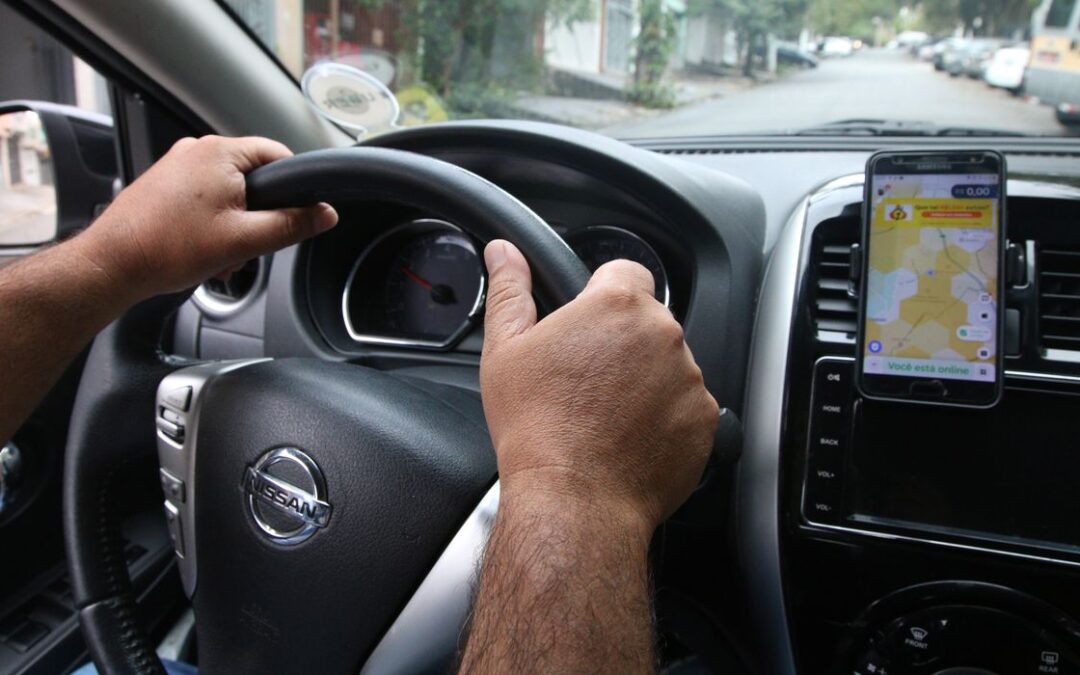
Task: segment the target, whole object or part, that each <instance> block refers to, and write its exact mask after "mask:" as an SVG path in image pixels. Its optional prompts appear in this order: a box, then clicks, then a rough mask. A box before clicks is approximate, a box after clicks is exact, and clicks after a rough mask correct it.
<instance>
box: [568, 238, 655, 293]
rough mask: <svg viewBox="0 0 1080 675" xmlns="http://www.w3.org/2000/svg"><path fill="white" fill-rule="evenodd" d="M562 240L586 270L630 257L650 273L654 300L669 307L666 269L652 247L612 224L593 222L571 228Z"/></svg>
mask: <svg viewBox="0 0 1080 675" xmlns="http://www.w3.org/2000/svg"><path fill="white" fill-rule="evenodd" d="M566 243H567V244H569V245H570V248H572V249H573V250H574V253H576V254H577V256H578V257H579V258H581V262H583V263H585V266H586V267H588V268H589V271H590V272H595V271H596V268H598V267H600V266H601V265H603V264H604V263H606V262H611V261H612V260H632V261H634V262H636V263H640V264H641V265H642V266H643V267H644V268H645V269H647V270H649V271H650V272H652V275H653V281H654V282H655V284H656V299H657V300H659V301H660V302H662V303H664V304H665V305H668V306H670V302H671V293H670V291H669V289H668V278H667V270H665V269H664V264H663V263H662V262H660V256H658V255H657V254H656V251H655V250H653V247H652V246H649V244H648V242H646V241H645V240H644V239H642V238H641V237H639V236H637V235H636V234H634V233H633V232H630V231H629V230H625V229H623V228H621V227H615V226H612V225H594V226H592V227H584V228H581V229H579V230H571V231H570V232H568V233H567V234H566Z"/></svg>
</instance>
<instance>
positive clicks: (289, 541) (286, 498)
mask: <svg viewBox="0 0 1080 675" xmlns="http://www.w3.org/2000/svg"><path fill="white" fill-rule="evenodd" d="M243 484H244V492H245V493H246V494H247V503H248V511H249V513H250V514H251V517H252V519H253V520H254V521H255V525H256V526H257V527H258V528H259V530H260V531H261V532H262V533H263V534H264V535H265V536H266V537H267V538H268V539H269V540H270V541H272V542H274V543H276V544H282V545H285V546H292V545H295V544H299V543H301V542H304V541H307V540H308V539H310V538H311V537H312V536H313V535H314V534H315V533H316V532H317V531H319V530H320V529H322V528H324V527H326V525H327V523H329V522H330V513H331V510H332V508H331V506H330V503H329V502H328V501H326V480H325V478H324V477H323V473H322V470H321V469H320V468H319V465H318V464H316V463H315V460H313V459H312V458H311V457H310V456H308V455H307V454H306V453H305V452H304V451H302V450H300V449H299V448H275V449H273V450H270V451H268V452H266V453H264V454H263V455H262V456H261V457H260V458H259V459H258V460H257V461H256V462H255V463H254V464H252V465H250V466H248V467H247V470H246V471H245V472H244V481H243Z"/></svg>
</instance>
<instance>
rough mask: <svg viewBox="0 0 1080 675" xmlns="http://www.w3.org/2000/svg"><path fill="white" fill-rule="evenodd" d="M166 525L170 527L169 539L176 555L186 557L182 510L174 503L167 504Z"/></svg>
mask: <svg viewBox="0 0 1080 675" xmlns="http://www.w3.org/2000/svg"><path fill="white" fill-rule="evenodd" d="M165 523H166V524H168V526H169V539H171V540H172V545H173V551H175V552H176V555H177V556H179V557H181V558H183V557H184V523H183V518H182V517H181V516H180V509H178V508H176V505H175V504H173V503H172V502H165Z"/></svg>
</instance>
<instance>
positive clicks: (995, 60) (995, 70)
mask: <svg viewBox="0 0 1080 675" xmlns="http://www.w3.org/2000/svg"><path fill="white" fill-rule="evenodd" d="M1030 59H1031V50H1029V49H1028V48H1027V47H1004V48H1002V49H999V50H997V51H996V52H994V56H993V57H991V59H990V64H989V65H988V66H987V67H986V74H985V75H984V79H985V80H986V83H987V84H989V85H990V86H991V87H1001V88H1002V89H1008V90H1009V91H1018V90H1019V89H1020V88H1021V87H1022V86H1023V84H1024V72H1025V71H1026V70H1027V64H1028V61H1029V60H1030Z"/></svg>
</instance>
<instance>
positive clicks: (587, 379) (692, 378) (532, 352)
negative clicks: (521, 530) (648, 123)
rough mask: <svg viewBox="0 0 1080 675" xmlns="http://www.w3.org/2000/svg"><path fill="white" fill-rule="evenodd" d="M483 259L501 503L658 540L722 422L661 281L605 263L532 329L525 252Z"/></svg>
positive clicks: (487, 405)
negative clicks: (575, 506)
mask: <svg viewBox="0 0 1080 675" xmlns="http://www.w3.org/2000/svg"><path fill="white" fill-rule="evenodd" d="M484 258H485V262H486V264H487V268H488V277H489V289H490V290H489V293H488V299H487V314H486V316H485V319H484V326H485V335H484V350H483V357H482V360H481V364H480V386H481V393H482V396H483V403H484V413H485V415H486V416H487V421H488V426H489V428H490V431H491V436H492V441H493V443H494V445H495V451H496V453H497V456H498V467H499V478H500V482H501V489H502V491H503V494H504V495H513V496H514V498H515V499H524V500H529V499H530V498H532V497H535V498H536V499H537V500H538V501H544V502H550V501H551V499H552V498H553V497H554V498H555V500H556V501H558V500H579V501H581V502H582V503H585V504H588V505H589V506H590V508H604V509H605V510H613V511H615V512H617V513H619V514H621V515H624V516H626V518H628V519H629V522H631V523H633V524H635V525H637V526H640V527H642V528H644V530H645V531H646V532H647V533H651V532H652V530H653V529H655V527H656V526H657V525H658V524H659V523H660V522H661V521H662V520H663V519H665V518H666V517H667V516H669V515H671V513H672V512H673V511H674V510H675V509H676V508H677V507H678V506H679V505H680V504H682V502H683V501H685V500H686V498H687V497H688V496H689V495H690V493H691V492H692V491H693V489H694V487H695V486H696V485H697V483H698V481H699V480H700V478H701V474H702V472H703V470H704V467H705V463H706V461H707V459H708V456H709V453H710V451H711V448H712V443H713V436H714V434H715V432H716V427H717V424H718V422H719V408H718V406H717V403H716V400H715V399H714V398H713V397H712V396H711V395H710V394H709V392H708V391H707V390H706V389H705V385H704V382H703V379H702V374H701V370H700V369H699V368H698V366H697V364H696V363H695V362H694V357H693V355H692V354H691V353H690V349H689V348H688V347H687V345H686V342H685V341H684V339H683V331H682V327H681V326H680V325H679V323H678V322H677V321H676V320H675V318H674V317H673V316H672V315H671V312H670V311H668V309H667V308H666V307H664V306H663V305H662V304H661V303H659V302H657V300H656V299H655V296H654V293H653V290H654V289H653V277H652V274H650V273H649V272H648V270H646V269H645V268H644V267H642V266H641V265H638V264H637V263H633V262H629V261H624V260H617V261H613V262H610V263H607V264H606V265H603V266H602V267H600V268H599V269H597V270H596V272H595V273H594V274H593V275H592V278H591V279H590V280H589V283H588V285H587V287H586V288H585V290H584V291H582V292H581V294H580V295H578V297H577V298H575V299H574V300H572V301H571V302H569V303H568V304H566V305H565V306H563V307H561V308H560V309H558V310H556V311H555V312H552V313H551V314H550V315H548V316H546V317H545V318H544V319H543V320H542V321H539V322H537V320H536V305H535V304H534V301H533V298H532V282H531V275H530V271H529V266H528V263H527V262H526V261H525V258H524V256H523V255H522V254H521V252H520V251H518V249H517V248H515V247H514V246H513V245H511V244H510V243H508V242H505V241H501V240H496V241H493V242H491V243H490V244H488V246H487V248H486V250H485V251H484Z"/></svg>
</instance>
